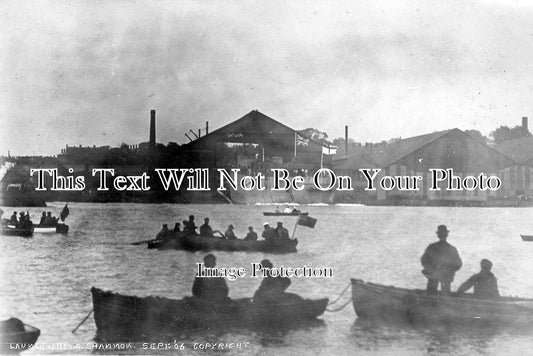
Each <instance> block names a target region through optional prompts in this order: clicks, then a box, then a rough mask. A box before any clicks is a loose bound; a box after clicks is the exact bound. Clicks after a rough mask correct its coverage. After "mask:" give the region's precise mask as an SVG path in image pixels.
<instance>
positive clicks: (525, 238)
mask: <svg viewBox="0 0 533 356" xmlns="http://www.w3.org/2000/svg"><path fill="white" fill-rule="evenodd" d="M520 237H522V241H533V235H520Z"/></svg>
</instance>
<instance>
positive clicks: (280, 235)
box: [276, 221, 289, 240]
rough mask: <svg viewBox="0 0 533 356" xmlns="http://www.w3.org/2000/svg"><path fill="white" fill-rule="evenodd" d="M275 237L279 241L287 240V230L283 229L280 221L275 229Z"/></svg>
mask: <svg viewBox="0 0 533 356" xmlns="http://www.w3.org/2000/svg"><path fill="white" fill-rule="evenodd" d="M276 235H277V237H278V239H280V240H288V239H289V230H287V229H286V228H284V227H283V223H282V222H281V221H280V222H278V226H277V227H276Z"/></svg>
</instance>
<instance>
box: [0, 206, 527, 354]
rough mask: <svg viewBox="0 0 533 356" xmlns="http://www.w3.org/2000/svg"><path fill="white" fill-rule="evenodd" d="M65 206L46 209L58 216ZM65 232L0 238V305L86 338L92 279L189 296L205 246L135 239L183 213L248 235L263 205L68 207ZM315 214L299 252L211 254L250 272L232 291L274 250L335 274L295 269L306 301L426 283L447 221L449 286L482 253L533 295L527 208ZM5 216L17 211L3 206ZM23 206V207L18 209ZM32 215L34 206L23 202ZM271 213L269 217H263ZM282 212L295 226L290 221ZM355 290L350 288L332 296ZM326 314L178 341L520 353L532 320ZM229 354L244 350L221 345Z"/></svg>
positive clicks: (511, 285) (131, 291)
mask: <svg viewBox="0 0 533 356" xmlns="http://www.w3.org/2000/svg"><path fill="white" fill-rule="evenodd" d="M63 205H64V204H63V203H57V204H55V206H52V207H51V208H47V210H52V211H54V209H55V211H56V213H58V212H59V211H60V210H61V208H62V207H63ZM69 208H70V210H71V215H70V216H69V217H68V220H67V222H68V224H69V225H70V231H69V233H68V235H65V236H63V235H57V234H35V235H34V237H33V238H29V239H24V238H18V237H14V236H2V238H1V239H0V273H1V275H0V280H1V281H2V288H0V305H1V309H0V314H1V317H2V318H7V317H9V316H17V317H19V318H20V319H22V320H23V321H25V322H26V323H28V324H31V325H35V326H37V327H39V328H40V329H41V337H40V338H39V342H40V343H43V344H46V345H57V344H58V343H65V344H69V345H86V344H87V343H91V342H92V339H93V337H94V335H95V333H96V327H95V325H94V320H93V318H92V317H91V318H89V319H88V320H87V322H86V323H84V324H83V325H82V326H81V327H80V328H79V330H78V331H77V332H76V334H72V333H71V332H70V331H71V330H72V329H73V328H74V327H75V326H76V325H77V324H78V323H79V322H80V321H81V320H82V319H83V318H84V317H85V316H86V315H87V313H88V312H89V311H90V310H91V308H92V302H91V296H90V291H89V290H90V288H91V287H92V286H95V287H99V288H101V289H104V290H111V291H115V292H118V293H121V294H125V295H137V296H140V297H145V296H149V295H157V296H162V297H167V298H174V299H179V298H183V297H184V296H187V295H191V286H192V282H193V279H194V273H195V271H196V265H195V264H196V263H197V262H201V260H202V257H203V255H204V254H203V253H189V252H184V251H154V250H148V249H146V246H145V245H141V246H132V245H131V243H132V242H135V241H141V240H146V239H150V238H153V237H154V235H155V233H156V232H157V231H159V229H160V227H161V224H162V223H168V224H170V226H172V225H173V223H174V222H176V221H182V220H184V219H186V217H188V215H190V214H194V215H196V219H197V220H198V221H202V220H203V218H204V217H206V216H208V217H210V219H211V224H212V226H213V228H214V229H223V228H224V227H226V226H227V225H228V224H229V223H232V224H233V225H235V227H236V235H237V236H238V237H240V238H243V237H244V236H245V234H246V231H247V227H248V226H254V228H255V230H256V231H261V229H262V228H261V227H262V224H263V222H265V221H268V220H265V218H264V217H263V216H262V211H263V210H268V209H266V208H265V207H261V206H236V205H232V206H230V205H143V204H74V203H72V204H69ZM301 208H302V209H303V210H306V211H308V212H309V214H310V215H311V216H313V217H315V218H318V223H317V225H316V228H315V229H308V228H305V227H298V228H297V230H296V237H297V238H298V239H299V246H298V250H299V251H298V253H296V254H288V255H266V254H262V253H241V252H235V253H232V252H216V253H215V254H216V256H217V264H218V265H219V266H223V267H241V266H242V267H244V268H245V269H246V270H247V276H246V277H244V278H240V279H238V280H236V281H234V282H228V285H229V287H230V297H232V298H242V297H251V296H252V295H253V293H254V291H255V290H256V288H257V287H258V286H259V283H260V280H258V279H256V278H252V277H250V271H251V269H250V263H253V262H259V261H261V260H262V259H263V258H269V259H271V260H272V262H273V263H274V265H276V266H279V265H284V266H291V267H301V266H304V265H308V264H309V263H311V264H312V266H314V267H330V268H332V269H333V273H334V277H333V278H326V279H324V278H307V279H303V278H301V279H298V278H293V279H292V284H291V286H290V288H289V290H288V291H289V292H293V293H298V294H300V295H302V296H304V297H306V298H323V297H328V298H330V300H332V299H335V297H336V296H337V295H338V293H340V292H341V291H342V290H343V289H344V288H345V287H346V286H347V285H348V284H349V280H350V278H359V279H363V280H365V281H372V282H376V283H381V284H385V285H396V286H400V287H408V288H422V289H423V288H425V282H426V281H425V279H424V278H423V276H422V275H421V274H420V270H421V266H420V256H421V254H422V252H423V251H424V249H425V248H426V246H427V245H428V244H429V243H431V242H434V241H435V240H436V237H435V229H436V227H437V225H439V224H446V225H447V226H448V228H449V229H450V231H451V232H450V237H449V241H450V243H452V244H453V245H454V246H456V247H457V248H458V250H459V253H460V254H461V257H462V259H463V262H464V265H463V267H462V268H461V270H459V272H458V273H457V275H456V280H455V282H454V284H453V285H452V287H453V288H457V286H458V285H459V283H461V282H462V281H464V280H466V279H467V278H468V277H469V276H470V275H472V274H473V273H476V272H477V271H478V270H479V261H480V260H481V259H482V258H489V259H490V260H492V261H493V262H494V267H493V272H494V273H495V274H496V276H497V278H498V284H499V287H500V293H501V294H502V295H520V296H522V297H528V296H529V297H531V296H533V279H532V278H531V275H533V263H531V260H532V256H533V243H524V242H522V241H521V239H520V234H521V233H526V234H527V233H533V221H532V220H531V219H530V217H531V215H532V213H533V209H530V208H524V209H506V208H484V209H481V208H428V207H364V206H301ZM3 210H4V211H5V212H6V214H9V213H10V212H11V210H20V209H17V208H3ZM24 210H26V209H24ZM30 212H31V214H32V216H33V217H34V219H35V218H36V217H37V216H40V214H41V212H40V211H39V209H38V208H35V209H30ZM270 219H272V218H270ZM275 219H276V220H275V221H274V220H271V221H269V222H270V223H271V224H272V223H275V222H276V221H277V220H278V219H279V220H281V221H283V222H284V225H286V226H287V228H288V229H289V230H290V229H292V228H293V226H294V223H295V218H288V217H282V218H275ZM349 298H350V296H349V293H347V294H346V295H345V296H344V297H343V298H341V300H339V302H338V304H337V305H342V304H343V303H344V302H346V301H347V300H348V299H349ZM321 319H322V320H323V321H322V322H319V323H317V324H316V323H314V324H312V325H304V326H301V327H299V328H296V329H294V328H293V329H279V328H269V329H266V330H258V329H242V328H232V329H227V330H223V332H216V333H212V332H211V333H210V332H204V331H199V332H194V333H192V334H189V335H186V336H183V337H180V338H179V340H176V341H177V342H179V343H184V345H185V346H186V350H185V351H184V352H183V353H184V354H202V355H205V354H206V353H207V354H211V353H217V352H219V351H209V349H208V351H206V350H202V349H199V348H198V349H195V348H194V345H195V344H196V345H205V344H217V343H238V342H240V343H247V345H248V346H247V347H246V349H245V350H244V351H245V352H246V353H251V354H271V353H275V354H301V353H306V351H308V353H313V354H324V355H329V354H338V355H348V354H354V353H356V354H372V355H376V354H394V355H397V354H404V355H412V354H427V353H435V354H437V353H454V354H479V353H481V354H522V353H523V351H524V350H529V349H531V348H533V339H532V337H530V335H529V334H530V333H531V331H532V328H520V329H497V328H492V329H490V328H489V329H487V328H473V329H465V330H462V329H461V328H458V327H457V326H454V327H443V326H439V327H434V326H432V327H427V326H426V327H424V328H420V327H418V328H414V327H410V326H408V327H404V326H402V327H400V326H397V325H390V324H388V325H373V324H369V323H363V322H362V321H359V320H357V318H356V316H355V313H354V311H353V308H352V306H351V305H348V306H347V307H346V308H344V309H343V310H341V311H339V312H336V313H325V314H324V315H323V316H322V318H321ZM91 352H98V353H109V351H105V350H104V351H103V350H98V351H92V350H91V349H90V348H88V349H85V348H83V349H80V350H76V351H75V352H74V351H72V350H63V349H54V350H51V349H42V348H41V349H35V348H34V349H31V350H29V351H27V352H25V354H57V353H60V354H73V353H82V354H88V353H91ZM224 352H225V354H229V355H233V354H240V355H242V354H243V349H227V350H224ZM112 353H119V354H131V353H136V354H147V353H148V354H149V353H153V354H165V353H168V354H172V351H168V350H160V349H157V350H150V349H148V350H146V349H143V345H142V344H140V345H137V348H136V349H133V350H128V351H117V350H115V351H113V352H112Z"/></svg>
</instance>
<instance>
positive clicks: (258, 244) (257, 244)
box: [148, 235, 298, 253]
mask: <svg viewBox="0 0 533 356" xmlns="http://www.w3.org/2000/svg"><path fill="white" fill-rule="evenodd" d="M296 245H298V240H297V239H290V240H282V241H265V240H260V241H247V240H226V239H221V238H217V237H205V236H199V235H192V236H184V237H179V238H176V239H173V240H170V241H167V242H162V241H153V242H149V243H148V248H149V249H159V250H169V249H175V250H185V251H247V252H266V253H293V252H296Z"/></svg>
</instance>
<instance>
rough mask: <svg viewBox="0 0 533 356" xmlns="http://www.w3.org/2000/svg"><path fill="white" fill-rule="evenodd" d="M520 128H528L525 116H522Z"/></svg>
mask: <svg viewBox="0 0 533 356" xmlns="http://www.w3.org/2000/svg"><path fill="white" fill-rule="evenodd" d="M522 128H523V129H524V130H526V131H527V130H528V128H527V116H524V117H522Z"/></svg>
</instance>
